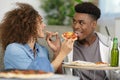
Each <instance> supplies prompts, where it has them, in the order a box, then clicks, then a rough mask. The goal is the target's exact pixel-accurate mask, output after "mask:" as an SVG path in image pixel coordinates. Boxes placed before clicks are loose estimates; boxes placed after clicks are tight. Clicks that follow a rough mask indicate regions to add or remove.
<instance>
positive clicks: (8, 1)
mask: <svg viewBox="0 0 120 80" xmlns="http://www.w3.org/2000/svg"><path fill="white" fill-rule="evenodd" d="M16 2H25V3H29V4H31V5H32V6H33V7H34V8H35V9H36V10H37V11H39V13H40V15H41V16H43V17H44V12H43V10H41V9H40V8H39V7H40V0H0V21H1V20H2V18H3V16H4V14H5V13H6V12H7V11H9V10H11V9H12V8H14V7H15V3H16Z"/></svg>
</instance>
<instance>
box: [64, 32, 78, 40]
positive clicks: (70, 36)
mask: <svg viewBox="0 0 120 80" xmlns="http://www.w3.org/2000/svg"><path fill="white" fill-rule="evenodd" d="M62 37H63V38H64V39H73V40H77V34H75V33H74V32H64V33H63V34H62Z"/></svg>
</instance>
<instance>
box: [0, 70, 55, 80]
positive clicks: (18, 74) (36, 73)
mask: <svg viewBox="0 0 120 80" xmlns="http://www.w3.org/2000/svg"><path fill="white" fill-rule="evenodd" d="M52 75H53V73H51V72H44V71H41V70H10V71H2V72H0V77H1V78H22V79H41V78H48V77H51V76H52Z"/></svg>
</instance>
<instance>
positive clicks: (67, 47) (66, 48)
mask: <svg viewBox="0 0 120 80" xmlns="http://www.w3.org/2000/svg"><path fill="white" fill-rule="evenodd" d="M74 41H75V40H73V39H65V40H64V41H63V42H62V46H61V50H60V53H64V55H68V53H70V51H71V50H72V49H73V44H74Z"/></svg>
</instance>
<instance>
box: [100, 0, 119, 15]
mask: <svg viewBox="0 0 120 80" xmlns="http://www.w3.org/2000/svg"><path fill="white" fill-rule="evenodd" d="M99 7H100V9H101V12H102V14H103V15H104V14H120V0H99Z"/></svg>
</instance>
